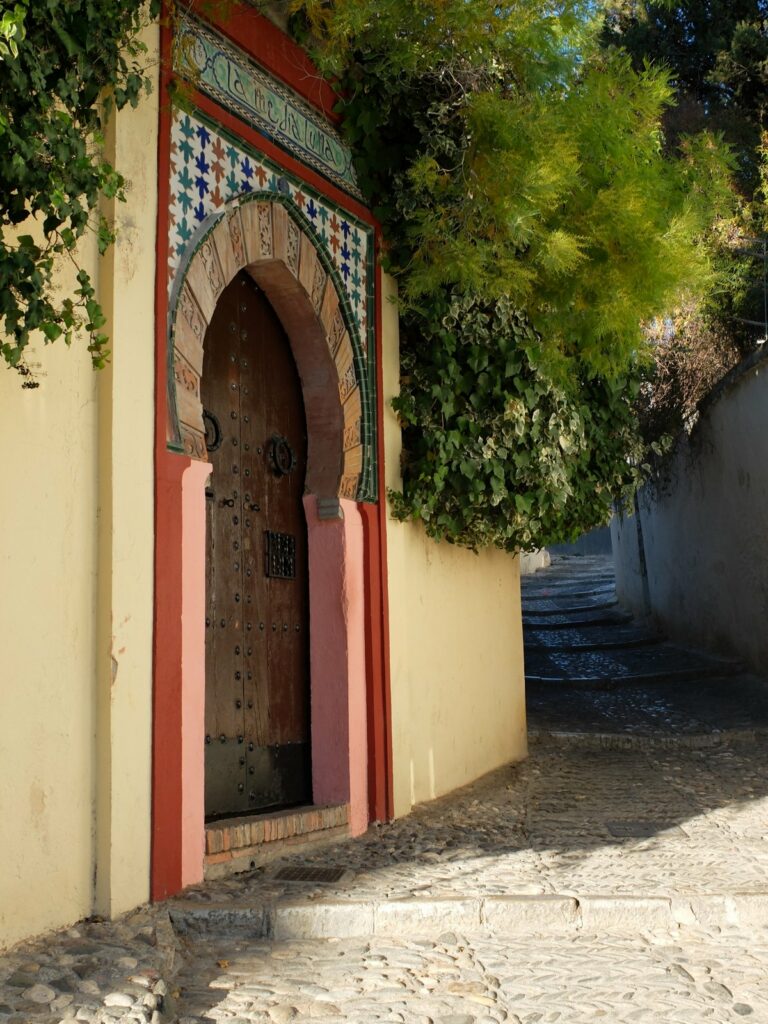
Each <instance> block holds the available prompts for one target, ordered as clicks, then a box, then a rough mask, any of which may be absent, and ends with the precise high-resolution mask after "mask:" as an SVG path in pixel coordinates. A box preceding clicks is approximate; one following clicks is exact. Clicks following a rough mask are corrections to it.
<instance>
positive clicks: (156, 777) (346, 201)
mask: <svg viewBox="0 0 768 1024" xmlns="http://www.w3.org/2000/svg"><path fill="white" fill-rule="evenodd" d="M202 7H203V5H202V4H201V3H200V2H199V0H194V2H193V4H192V8H193V9H198V8H199V9H200V13H203V12H202ZM207 9H208V8H207V6H206V10H207ZM203 16H205V15H204V14H203ZM170 26H171V20H170V17H169V15H168V12H167V11H166V12H165V13H164V17H163V25H162V30H161V73H160V89H161V104H160V118H159V160H158V183H157V186H158V217H157V280H156V287H155V317H156V417H155V481H156V482H155V614H154V661H153V668H154V691H153V693H154V696H153V765H152V859H151V897H152V899H153V900H158V899H165V898H167V897H169V896H172V895H173V894H175V893H177V892H179V891H180V889H181V888H183V886H184V884H185V870H184V864H183V858H182V851H183V848H184V807H183V806H182V793H183V777H184V776H183V773H184V745H183V740H184V738H185V737H184V723H183V722H182V713H181V709H182V655H183V637H184V631H183V621H182V576H183V571H184V566H183V565H182V559H181V552H182V522H183V516H182V507H183V489H182V478H183V476H184V474H185V472H186V471H187V470H188V469H192V468H193V464H192V460H190V459H189V458H188V457H187V456H185V455H182V454H177V453H174V452H170V451H169V450H168V448H167V443H166V441H167V431H168V414H169V410H168V397H167V396H168V383H169V382H168V369H167V338H168V310H169V306H168V278H167V265H168V263H167V261H168V239H169V216H168V211H169V205H170V195H169V186H170V160H171V153H170V143H171V135H170V126H171V104H170V100H169V96H170V92H169V86H170V85H171V83H172V81H173V77H174V76H173V73H172V70H171V41H172V36H171V27H170ZM218 27H219V28H220V29H221V30H222V31H224V32H225V33H228V34H230V35H231V36H232V38H233V39H235V41H236V42H237V44H238V45H239V46H240V47H241V48H245V49H249V50H250V51H251V52H252V53H253V54H254V56H256V57H257V59H258V60H259V62H260V63H261V64H263V65H264V66H265V67H266V68H267V69H268V70H269V71H270V72H272V73H273V74H275V75H276V76H278V77H280V78H282V79H283V81H285V82H286V83H287V84H289V85H290V86H291V87H292V88H294V89H295V90H296V91H297V92H299V93H300V94H301V95H302V96H303V97H304V98H305V99H306V100H307V101H308V102H310V103H312V104H313V105H314V106H315V107H316V108H318V109H319V110H321V111H322V112H323V113H324V114H325V115H326V116H331V117H333V118H334V119H335V117H334V115H332V114H331V111H332V108H333V104H334V102H335V95H334V93H333V91H332V90H331V89H330V87H329V86H328V85H327V83H325V82H323V80H322V79H321V77H320V75H319V73H318V72H317V71H316V69H315V68H314V67H313V66H312V65H311V63H310V62H309V61H308V58H307V57H306V55H305V54H304V52H303V51H302V50H300V49H299V48H298V47H297V46H295V45H294V44H293V43H292V42H291V41H290V40H289V39H288V38H287V37H286V36H285V35H284V34H283V33H282V32H280V31H279V30H278V29H276V28H275V26H274V25H272V24H271V23H270V22H268V21H267V20H266V19H264V18H262V17H261V16H260V15H257V14H256V12H254V10H253V8H252V7H248V6H247V5H244V4H234V5H233V7H232V10H231V12H230V14H229V21H228V24H227V25H226V26H225V25H219V26H218ZM193 102H194V103H195V104H196V105H197V106H199V108H200V109H201V110H203V111H204V112H207V113H209V114H211V115H213V116H214V117H215V118H216V120H217V121H218V122H219V123H221V124H222V125H223V126H224V127H225V128H229V129H230V130H235V131H236V132H237V134H238V135H240V136H241V137H242V138H243V139H244V140H245V141H246V142H250V143H251V144H252V145H256V146H258V148H259V149H260V150H261V151H263V152H264V153H265V154H266V155H267V156H268V157H270V158H271V159H272V160H274V161H276V162H278V163H279V164H280V165H281V166H283V167H284V168H285V169H286V171H288V172H290V173H293V174H296V175H299V176H300V177H302V178H303V179H304V180H306V181H307V183H308V184H310V185H311V186H312V187H314V188H316V189H318V191H320V192H321V193H322V194H324V195H325V196H327V197H328V198H329V199H330V200H332V201H334V202H336V203H339V204H343V205H344V206H345V207H346V208H347V209H349V210H350V212H351V213H354V214H355V215H356V216H358V217H360V218H361V219H363V220H365V221H366V222H367V223H369V224H371V225H372V226H373V227H374V230H375V244H376V247H377V250H378V244H379V227H378V225H377V224H376V222H375V221H374V220H373V219H372V217H371V215H370V213H369V212H368V211H367V210H366V209H365V208H364V207H363V206H362V205H361V204H359V203H357V202H355V201H354V200H351V199H350V198H349V197H348V196H346V195H345V194H343V193H341V192H340V191H339V190H338V189H336V188H335V187H334V186H332V185H330V184H329V183H328V182H326V181H325V179H323V178H322V177H321V176H320V175H318V174H316V173H315V172H313V171H310V170H309V169H307V168H305V167H303V166H302V165H301V164H299V163H298V162H297V161H296V160H294V159H293V158H291V157H290V156H288V155H287V154H285V153H283V152H282V151H281V150H280V149H278V147H276V146H275V145H274V144H272V143H271V142H269V141H268V140H267V139H264V138H263V137H261V136H259V135H258V134H257V133H256V132H255V131H253V130H252V129H250V128H248V127H247V126H246V125H244V124H243V123H242V122H240V121H239V120H238V119H236V118H235V117H233V116H232V115H231V114H230V113H228V112H227V111H224V110H223V109H221V108H219V107H218V106H217V105H216V104H214V103H212V102H211V101H210V100H208V99H207V98H206V97H204V96H202V95H200V94H195V95H194V96H193ZM381 322H382V318H381V277H380V272H379V271H378V270H377V277H376V361H377V378H378V389H379V396H380V395H381V387H382V382H381V369H382V368H381V352H380V346H381ZM378 404H379V409H378V436H379V487H380V500H379V503H378V504H377V505H369V504H361V505H360V506H359V508H360V512H361V516H362V520H363V525H364V542H365V567H366V572H365V577H366V606H367V607H366V619H367V622H366V675H367V697H368V746H369V784H368V788H369V806H370V816H371V819H372V820H386V819H388V818H390V817H392V814H393V794H392V764H391V756H392V738H391V713H390V696H389V693H390V690H389V629H388V595H387V569H386V530H385V521H384V517H385V515H386V512H385V508H386V505H385V492H384V476H383V472H384V466H383V462H384V452H383V415H382V409H381V400H380V399H379V403H378ZM201 469H202V467H201ZM203 471H204V470H203ZM200 757H201V759H202V757H203V752H202V746H201V749H200ZM202 840H203V837H202V836H201V837H200V843H201V851H202ZM201 859H202V852H201Z"/></svg>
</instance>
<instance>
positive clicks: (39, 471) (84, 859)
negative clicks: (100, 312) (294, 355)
mask: <svg viewBox="0 0 768 1024" xmlns="http://www.w3.org/2000/svg"><path fill="white" fill-rule="evenodd" d="M146 41H147V43H148V44H149V45H150V60H151V59H152V56H153V53H154V52H156V48H157V43H158V30H157V28H156V27H155V28H152V29H150V30H149V31H148V33H147V36H146ZM157 104H158V90H157V88H155V90H154V93H153V95H152V97H150V98H147V99H145V100H144V101H143V103H142V104H141V105H140V106H139V109H138V110H137V111H128V112H124V113H121V114H120V115H119V117H118V118H117V123H116V125H115V126H114V130H113V132H112V134H111V138H110V139H108V143H107V149H108V151H110V152H109V153H108V155H109V156H110V157H111V158H112V159H115V160H116V161H117V163H118V165H119V166H120V169H121V170H122V171H123V173H124V174H125V175H126V176H127V178H128V180H129V183H130V191H129V199H128V203H127V204H125V205H123V204H120V205H119V206H118V208H117V209H116V210H115V213H116V216H117V221H118V227H119V229H120V237H119V241H118V244H117V246H116V248H115V250H114V252H113V254H112V255H111V256H110V257H109V258H108V259H105V260H101V261H100V260H99V259H98V257H97V254H96V251H95V249H94V248H86V249H84V251H83V253H82V263H83V265H84V266H86V267H87V268H88V269H89V271H90V272H91V274H92V276H93V278H94V280H95V281H96V282H97V291H98V295H99V298H100V300H101V302H102V304H103V306H104V308H105V310H106V311H107V313H108V315H109V316H110V327H109V330H110V334H111V341H112V343H111V349H112V352H113V356H112V363H111V367H110V369H109V370H107V371H102V372H101V373H99V374H95V373H94V372H93V371H92V370H91V367H90V360H89V357H88V354H87V352H86V351H85V345H84V344H78V343H76V344H75V345H73V347H72V349H71V350H68V349H66V347H65V346H64V344H63V343H61V342H58V343H56V344H54V345H52V346H50V347H44V346H42V345H40V346H39V347H38V348H37V350H36V352H35V353H34V354H33V355H32V356H31V358H30V362H31V363H38V364H39V366H40V377H39V379H40V383H41V386H40V388H38V389H37V390H33V391H25V390H22V389H21V387H20V378H18V377H17V376H16V374H14V373H13V372H12V371H6V370H3V369H2V368H0V434H2V436H3V438H4V441H5V443H4V446H3V449H4V450H3V472H2V484H0V488H1V489H0V494H1V495H2V506H1V507H2V518H1V523H2V527H1V528H0V579H1V580H2V586H0V641H1V643H0V713H1V714H2V720H3V725H2V740H1V741H0V848H2V851H3V867H2V870H1V871H0V948H3V947H5V946H8V945H11V944H13V943H14V942H16V941H18V940H20V939H22V938H24V937H27V936H30V935H34V934H37V933H39V932H42V931H45V930H47V929H50V928H54V927H58V926H62V925H66V924H69V923H71V922H74V921H76V920H78V919H79V918H81V917H83V916H85V915H88V914H90V913H92V912H93V911H94V910H96V911H99V912H101V913H105V912H106V913H117V912H119V911H121V910H124V909H127V908H129V907H132V906H135V905H137V904H139V903H141V902H143V901H145V900H146V899H147V898H148V894H149V850H150V845H149V843H150V768H151V756H150V755H151V696H152V648H151V644H152V614H153V609H152V600H153V524H154V510H153V503H154V492H153V437H154V419H153V416H154V275H155V235H156V212H157V211H156V179H157V172H156V164H155V163H154V154H155V153H156V148H157V147H156V142H157V116H158V107H157ZM107 212H108V213H109V210H107ZM25 227H26V226H25ZM115 281H117V282H119V284H118V285H117V286H115ZM59 286H60V287H61V288H62V289H67V288H70V289H71V288H72V278H71V274H70V275H69V276H67V275H66V274H64V273H63V274H62V276H61V278H60V279H59ZM97 724H98V728H97ZM97 736H98V740H97Z"/></svg>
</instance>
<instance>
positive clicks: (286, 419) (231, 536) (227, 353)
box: [201, 271, 312, 820]
mask: <svg viewBox="0 0 768 1024" xmlns="http://www.w3.org/2000/svg"><path fill="white" fill-rule="evenodd" d="M204 350H205V355H204V361H203V375H202V381H201V399H202V404H203V408H204V414H203V419H204V423H205V426H206V444H207V450H208V456H209V460H210V462H211V466H212V473H211V477H210V479H209V483H208V487H207V489H206V523H207V525H206V532H207V545H206V547H207V551H206V619H205V626H206V698H205V732H206V735H205V812H206V817H207V818H208V819H209V820H211V819H214V818H221V817H225V816H230V815H239V814H244V813H254V812H259V811H264V810H267V809H276V808H282V807H288V806H293V805H297V804H308V803H310V802H311V796H312V786H311V759H310V735H309V702H310V690H309V581H308V563H307V527H306V520H305V516H304V507H303V502H302V498H303V492H304V481H305V476H306V464H307V428H306V418H305V413H304V404H303V400H302V394H301V383H300V380H299V376H298V373H297V370H296V366H295V363H294V360H293V356H292V354H291V349H290V345H289V342H288V338H287V336H286V335H285V332H284V330H283V328H282V325H281V324H280V321H279V320H278V318H277V316H276V315H275V313H274V311H273V309H272V307H271V306H270V304H269V302H268V300H267V298H266V296H265V295H264V293H263V292H262V291H261V290H260V289H259V288H258V286H257V285H256V284H255V283H254V281H253V279H252V278H251V277H250V276H249V275H248V274H247V273H245V272H244V271H241V272H240V273H238V274H237V275H236V276H235V278H234V279H233V280H232V282H231V283H230V284H229V285H228V286H227V287H226V288H225V289H224V291H223V292H222V294H221V296H220V297H219V300H218V302H217V305H216V309H215V311H214V314H213V317H212V319H211V322H210V324H209V326H208V329H207V332H206V336H205V346H204Z"/></svg>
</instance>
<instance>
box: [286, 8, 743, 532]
mask: <svg viewBox="0 0 768 1024" xmlns="http://www.w3.org/2000/svg"><path fill="white" fill-rule="evenodd" d="M602 7H603V5H601V4H600V3H595V2H592V0H584V2H583V3H580V2H578V0H558V2H557V3H552V2H551V0H510V2H509V3H504V4H498V3H496V2H495V0H420V2H419V3H413V2H411V0H294V2H293V3H292V8H293V10H294V21H293V29H294V31H295V33H296V35H297V37H298V38H299V39H300V40H301V41H302V42H303V44H304V45H305V46H306V47H307V48H308V49H309V50H310V51H311V53H312V54H313V56H314V57H315V59H316V60H317V61H318V62H319V63H320V66H321V67H322V68H323V70H324V71H325V72H326V73H327V74H333V75H335V76H336V79H337V81H338V85H339V94H340V103H339V109H340V111H341V112H342V114H343V117H344V125H345V130H346V132H347V136H348V138H349V140H350V142H351V144H352V147H353V150H354V152H355V154H356V167H357V171H358V177H359V181H360V184H361V187H362V188H363V190H364V192H365V193H366V195H367V197H368V199H369V201H370V202H371V205H372V207H373V209H374V212H375V213H376V215H377V217H378V218H379V220H380V222H381V223H382V226H383V233H384V237H385V253H384V258H385V261H386V264H387V267H388V269H389V270H390V271H391V272H392V273H393V274H395V275H396V277H397V279H398V283H399V286H400V296H401V318H402V325H403V346H402V360H403V367H404V377H403V382H402V387H403V391H402V395H401V397H400V398H399V399H398V400H397V402H396V408H397V410H398V412H399V414H400V416H401V418H402V421H403V426H404V445H405V462H404V474H403V490H402V492H401V493H398V494H395V495H393V503H394V509H395V512H396V514H397V515H398V516H400V517H401V518H408V517H412V518H417V519H420V520H422V521H423V522H424V523H425V524H426V527H427V530H428V532H429V533H430V534H431V535H432V536H434V537H435V538H438V539H445V540H448V541H453V542H455V543H459V544H463V545H467V546H469V547H474V548H477V547H481V546H483V545H487V544H494V545H497V546H499V547H502V548H515V547H516V546H520V547H523V548H530V547H535V546H540V545H542V544H546V543H549V542H553V541H556V540H562V539H564V538H565V537H567V536H572V535H573V534H575V533H578V532H579V531H580V530H583V529H586V528H588V527H590V526H593V525H596V524H597V523H599V522H602V521H605V519H606V518H607V516H608V514H609V510H610V503H611V499H612V497H614V496H619V495H621V493H622V492H625V491H626V490H627V489H628V488H629V489H631V488H632V487H633V486H634V485H635V484H636V483H637V481H638V479H639V477H640V475H641V473H642V463H641V461H640V445H639V433H638V426H637V420H636V417H635V415H634V412H633V408H632V402H633V399H634V398H635V397H636V395H637V393H638V391H639V389H640V385H641V382H642V380H643V378H644V375H645V373H646V369H645V368H646V365H647V362H648V359H649V346H648V342H647V339H646V336H645V334H644V332H643V329H642V325H643V323H644V322H646V321H649V320H650V319H652V318H653V317H656V316H659V315H663V314H664V312H665V310H667V309H669V308H673V307H675V306H676V305H677V303H678V302H679V301H680V299H681V296H682V295H684V294H697V293H700V292H702V291H704V290H706V289H707V288H710V287H712V286H713V277H714V272H713V262H712V259H711V254H710V250H709V247H708V245H707V244H706V237H707V235H706V233H707V229H708V228H709V227H710V225H711V224H712V223H713V221H714V220H716V219H717V218H718V217H720V216H724V215H726V214H727V213H728V212H729V210H730V207H731V204H732V188H731V185H730V171H731V166H732V158H731V157H730V155H729V153H728V151H727V149H726V148H725V147H724V146H723V145H721V144H720V142H719V141H718V139H717V138H716V137H715V136H713V135H711V134H707V133H702V134H700V135H698V136H695V137H691V138H688V139H681V140H680V145H679V150H678V152H677V153H676V154H675V155H668V154H666V153H665V148H664V137H663V128H662V115H663V113H664V111H665V110H666V109H667V108H668V106H669V105H670V104H671V103H672V99H673V91H672V88H671V84H670V80H669V76H668V75H667V73H666V72H665V71H663V70H658V69H651V68H648V67H645V68H640V69H636V68H633V66H632V63H631V61H630V59H629V57H627V56H626V55H624V54H622V53H621V52H620V51H618V50H611V51H606V50H605V49H601V47H600V44H599V37H600V31H601V26H602V13H603V11H602Z"/></svg>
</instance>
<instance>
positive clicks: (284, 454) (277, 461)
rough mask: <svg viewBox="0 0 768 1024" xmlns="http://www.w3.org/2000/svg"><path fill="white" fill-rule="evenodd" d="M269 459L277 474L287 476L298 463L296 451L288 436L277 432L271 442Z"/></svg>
mask: <svg viewBox="0 0 768 1024" xmlns="http://www.w3.org/2000/svg"><path fill="white" fill-rule="evenodd" d="M269 461H270V462H271V463H272V470H273V471H274V473H275V474H276V475H277V476H287V475H288V474H289V473H290V472H291V470H292V469H293V468H294V466H295V465H296V453H295V452H294V450H293V448H291V446H290V444H289V443H288V438H287V437H281V436H280V435H279V434H275V435H274V436H273V437H272V438H271V440H270V442H269Z"/></svg>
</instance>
